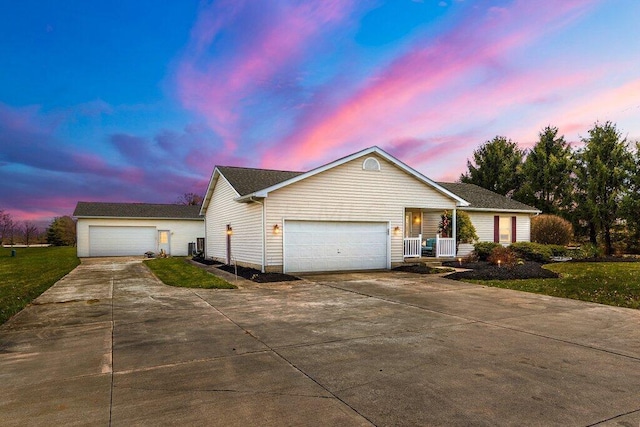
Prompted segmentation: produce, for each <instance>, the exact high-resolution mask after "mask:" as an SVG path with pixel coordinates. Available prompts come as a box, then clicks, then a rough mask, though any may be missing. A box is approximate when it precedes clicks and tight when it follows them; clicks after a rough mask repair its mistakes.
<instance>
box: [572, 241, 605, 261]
mask: <svg viewBox="0 0 640 427" xmlns="http://www.w3.org/2000/svg"><path fill="white" fill-rule="evenodd" d="M574 255H575V256H574V258H600V257H602V256H604V250H603V249H602V248H600V247H598V246H597V245H594V244H592V243H585V244H584V245H582V246H580V249H578V250H577V251H576V252H575V254H574Z"/></svg>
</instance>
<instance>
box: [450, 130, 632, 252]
mask: <svg viewBox="0 0 640 427" xmlns="http://www.w3.org/2000/svg"><path fill="white" fill-rule="evenodd" d="M581 141H582V142H583V144H584V145H583V146H582V147H580V148H577V149H573V148H572V147H571V146H570V145H569V144H568V143H567V142H566V141H565V138H564V136H563V135H559V134H558V128H557V127H553V126H547V127H545V128H544V129H543V130H542V131H541V132H540V133H539V135H538V141H537V142H536V143H535V145H534V146H533V147H532V148H531V149H530V150H527V151H525V150H522V149H520V148H519V147H518V144H517V143H516V142H514V141H512V140H511V139H508V138H506V137H504V136H496V137H495V138H493V139H492V140H490V141H486V142H485V143H484V144H483V145H482V146H480V147H479V148H478V149H477V150H475V151H474V152H473V156H472V159H470V160H467V171H466V172H465V173H463V174H462V175H461V176H460V181H461V182H465V183H470V184H476V185H478V186H480V187H483V188H486V189H489V190H491V191H494V192H496V193H499V194H502V195H505V196H507V197H511V198H513V199H514V200H517V201H519V202H522V203H526V204H528V205H530V206H534V207H536V208H538V209H539V210H541V211H542V212H543V213H545V214H552V215H558V216H561V217H563V218H565V219H567V220H568V221H570V222H571V223H572V225H573V227H574V231H575V238H576V240H577V241H578V242H579V241H587V240H588V241H589V242H590V243H592V244H594V245H600V246H601V247H602V248H603V249H604V252H605V253H606V254H612V253H613V252H614V250H616V251H626V252H630V253H640V243H639V242H640V142H637V141H636V142H634V143H629V142H628V141H627V138H626V137H623V136H622V133H621V132H620V131H619V130H618V129H617V127H616V125H615V124H614V123H612V122H609V121H607V122H605V123H599V122H596V123H595V124H594V125H593V127H592V128H591V129H589V131H588V136H586V137H583V138H581Z"/></svg>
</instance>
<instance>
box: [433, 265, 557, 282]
mask: <svg viewBox="0 0 640 427" xmlns="http://www.w3.org/2000/svg"><path fill="white" fill-rule="evenodd" d="M442 264H443V265H445V266H447V267H458V268H470V269H472V270H471V271H460V272H457V273H452V274H448V275H447V279H454V280H465V279H475V280H511V279H547V278H549V279H555V278H557V277H559V276H558V274H557V273H554V272H553V271H550V270H546V269H544V268H542V264H539V263H537V262H531V261H526V262H525V263H524V264H522V265H514V266H513V267H507V266H504V265H503V266H500V267H498V266H497V265H491V264H489V263H488V262H484V261H477V262H463V263H462V264H459V263H458V262H457V261H451V262H444V263H442Z"/></svg>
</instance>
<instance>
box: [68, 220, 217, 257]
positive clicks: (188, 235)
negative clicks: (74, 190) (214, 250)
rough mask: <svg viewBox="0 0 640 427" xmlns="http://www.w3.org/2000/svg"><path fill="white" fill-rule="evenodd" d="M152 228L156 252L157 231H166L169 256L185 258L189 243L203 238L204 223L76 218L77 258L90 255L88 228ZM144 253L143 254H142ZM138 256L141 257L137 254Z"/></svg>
mask: <svg viewBox="0 0 640 427" xmlns="http://www.w3.org/2000/svg"><path fill="white" fill-rule="evenodd" d="M91 226H97V227H134V228H137V227H152V228H154V229H155V230H156V231H154V247H153V248H152V249H151V250H152V251H154V252H156V251H157V230H168V231H169V232H170V233H171V236H170V241H171V255H174V256H187V255H188V250H189V243H190V242H195V241H196V239H197V238H199V237H204V221H202V220H187V219H127V218H78V223H77V225H76V230H77V238H78V256H79V257H88V256H91V255H90V239H89V227H91ZM143 253H144V252H143ZM139 255H142V253H141V254H139Z"/></svg>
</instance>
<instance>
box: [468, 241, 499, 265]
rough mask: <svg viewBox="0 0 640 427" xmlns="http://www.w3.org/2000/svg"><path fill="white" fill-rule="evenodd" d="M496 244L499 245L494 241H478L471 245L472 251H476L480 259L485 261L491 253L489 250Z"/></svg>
mask: <svg viewBox="0 0 640 427" xmlns="http://www.w3.org/2000/svg"><path fill="white" fill-rule="evenodd" d="M498 246H501V245H500V244H499V243H494V242H478V243H476V244H475V245H473V251H474V252H475V253H476V255H477V256H478V259H479V260H480V261H486V260H487V259H488V258H489V256H490V255H491V252H492V251H493V250H494V249H495V248H497V247H498Z"/></svg>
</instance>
